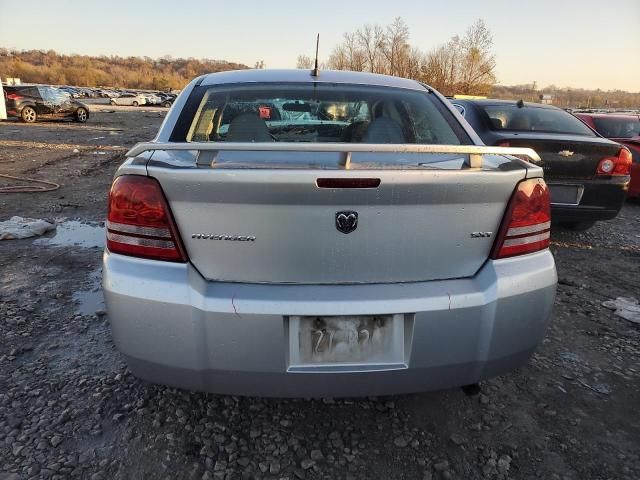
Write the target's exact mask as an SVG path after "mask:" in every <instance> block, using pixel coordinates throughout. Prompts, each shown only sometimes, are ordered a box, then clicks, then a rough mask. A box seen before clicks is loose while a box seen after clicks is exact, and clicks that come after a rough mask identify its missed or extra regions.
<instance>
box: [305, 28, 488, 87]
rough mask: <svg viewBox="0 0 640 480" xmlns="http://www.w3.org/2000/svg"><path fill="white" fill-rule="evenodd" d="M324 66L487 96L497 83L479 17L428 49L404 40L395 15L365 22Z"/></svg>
mask: <svg viewBox="0 0 640 480" xmlns="http://www.w3.org/2000/svg"><path fill="white" fill-rule="evenodd" d="M312 64H313V60H312V59H311V58H310V57H308V56H306V55H300V56H299V57H298V62H297V66H298V68H311V65H312ZM323 66H324V67H325V68H330V69H334V70H352V71H356V72H372V73H383V74H387V75H395V76H399V77H406V78H412V79H415V80H418V81H421V82H425V83H428V84H429V85H431V86H433V87H434V88H436V89H437V90H439V91H440V92H442V93H444V94H445V95H454V94H466V95H487V94H488V93H489V92H490V91H491V88H492V87H493V85H495V83H496V76H495V67H496V61H495V55H494V53H493V38H492V35H491V32H490V31H489V29H488V28H487V26H486V24H485V23H484V21H482V20H478V21H477V22H476V23H474V24H473V25H471V26H470V27H469V28H468V29H467V30H466V32H465V33H464V34H463V35H462V36H458V35H456V36H454V37H452V38H451V39H450V40H449V41H448V42H446V43H444V44H442V45H438V46H436V47H435V48H433V49H432V50H430V51H427V52H425V51H422V50H420V49H419V48H418V47H416V46H412V45H411V44H410V43H409V28H408V27H407V25H406V23H405V22H404V21H403V20H402V19H401V18H400V17H397V18H396V19H395V20H394V21H393V22H392V23H391V24H389V25H387V26H381V25H364V26H363V27H361V28H359V29H357V30H356V31H354V32H347V33H345V34H344V36H343V39H342V42H341V43H339V44H338V45H336V46H335V47H334V49H333V50H332V51H331V54H330V55H329V58H328V60H327V61H326V62H324V63H323Z"/></svg>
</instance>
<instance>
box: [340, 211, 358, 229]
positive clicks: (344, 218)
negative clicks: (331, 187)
mask: <svg viewBox="0 0 640 480" xmlns="http://www.w3.org/2000/svg"><path fill="white" fill-rule="evenodd" d="M336 228H337V229H338V231H340V232H342V233H351V232H353V231H354V230H355V229H356V228H358V212H349V211H344V212H336Z"/></svg>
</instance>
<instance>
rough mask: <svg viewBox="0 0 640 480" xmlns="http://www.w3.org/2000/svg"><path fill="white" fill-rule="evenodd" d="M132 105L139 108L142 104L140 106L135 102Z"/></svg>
mask: <svg viewBox="0 0 640 480" xmlns="http://www.w3.org/2000/svg"><path fill="white" fill-rule="evenodd" d="M132 105H133V106H134V107H137V106H138V105H140V104H139V103H138V102H133V103H132Z"/></svg>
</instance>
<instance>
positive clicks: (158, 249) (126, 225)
mask: <svg viewBox="0 0 640 480" xmlns="http://www.w3.org/2000/svg"><path fill="white" fill-rule="evenodd" d="M107 248H108V249H109V251H111V252H113V253H120V254H122V255H131V256H134V257H144V258H150V259H154V260H166V261H170V262H186V260H187V256H186V254H185V252H184V248H183V246H182V243H181V241H180V235H179V233H178V229H177V228H176V226H175V222H174V221H173V217H172V216H171V211H170V210H169V205H168V204H167V200H166V199H165V197H164V193H163V192H162V188H161V187H160V184H159V183H158V181H157V180H156V179H154V178H150V177H143V176H141V175H123V176H120V177H118V178H116V180H115V181H114V182H113V185H111V190H110V191H109V210H108V213H107Z"/></svg>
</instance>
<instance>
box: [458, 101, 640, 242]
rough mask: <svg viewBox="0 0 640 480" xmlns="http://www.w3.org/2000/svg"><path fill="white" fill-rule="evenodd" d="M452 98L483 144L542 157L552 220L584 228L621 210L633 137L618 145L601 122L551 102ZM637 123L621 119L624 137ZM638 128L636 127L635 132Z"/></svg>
mask: <svg viewBox="0 0 640 480" xmlns="http://www.w3.org/2000/svg"><path fill="white" fill-rule="evenodd" d="M450 101H451V102H452V103H453V105H454V106H455V107H456V108H457V110H458V111H459V112H460V114H461V115H462V116H463V117H464V118H465V120H466V121H467V122H468V123H469V124H470V125H471V127H472V128H473V129H474V130H475V131H476V133H477V134H478V136H480V138H481V139H482V141H483V142H484V143H485V144H486V145H496V146H510V147H529V148H533V149H534V150H535V151H536V152H537V153H538V155H540V158H541V160H542V161H541V164H540V165H541V166H542V168H543V169H544V176H545V181H546V182H547V184H548V185H549V189H550V193H551V211H552V216H553V220H554V221H555V222H558V223H562V224H564V225H565V226H567V227H569V228H573V229H576V230H585V229H588V228H589V227H591V226H592V225H593V223H594V222H596V221H598V220H607V219H611V218H614V217H615V216H616V215H617V214H618V212H619V211H620V209H621V208H622V205H623V203H624V200H625V197H626V195H627V190H628V188H629V175H630V171H631V170H632V168H631V166H632V161H635V162H636V164H637V162H638V158H637V157H638V156H637V155H636V158H635V159H632V154H631V150H630V147H629V146H628V145H627V143H630V144H632V145H636V148H637V145H638V142H637V141H636V140H634V138H633V137H630V138H629V142H627V143H625V145H621V144H620V143H619V141H620V140H621V139H620V138H619V137H616V136H611V138H613V140H610V139H607V138H605V136H608V135H602V134H601V133H599V131H600V130H601V131H604V130H603V129H604V126H603V127H601V128H599V127H597V126H596V124H595V123H593V126H592V125H589V124H588V123H587V124H585V120H584V119H580V118H578V116H575V115H572V114H571V113H569V112H566V111H565V110H562V109H560V108H557V107H554V106H551V105H542V104H538V103H528V102H523V101H517V102H515V101H512V100H491V99H470V100H469V99H466V100H461V99H451V100H450ZM576 115H578V114H576ZM612 118H613V117H612ZM636 120H637V118H636ZM598 121H599V120H598ZM636 127H637V124H634V123H633V122H631V123H624V131H625V135H627V132H628V134H629V135H632V134H633V132H632V130H633V129H634V128H636ZM616 131H617V130H616ZM639 132H640V129H638V128H636V131H635V135H638V133H639ZM614 140H615V141H614ZM634 168H635V169H637V166H636V167H634ZM633 192H634V191H633V190H631V191H630V194H633Z"/></svg>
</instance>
